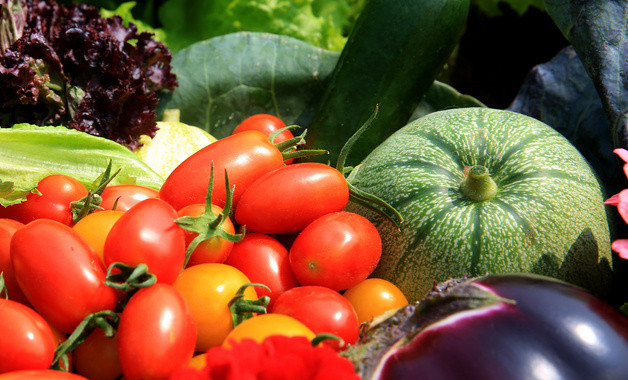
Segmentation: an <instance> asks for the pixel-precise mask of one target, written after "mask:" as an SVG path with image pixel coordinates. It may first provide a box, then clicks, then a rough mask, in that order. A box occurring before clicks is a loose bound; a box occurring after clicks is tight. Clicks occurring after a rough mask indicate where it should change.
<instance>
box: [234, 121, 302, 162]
mask: <svg viewBox="0 0 628 380" xmlns="http://www.w3.org/2000/svg"><path fill="white" fill-rule="evenodd" d="M285 127H286V124H285V123H284V122H283V121H282V120H281V119H280V118H278V117H277V116H273V115H269V114H265V113H260V114H257V115H253V116H249V117H247V118H246V119H244V120H242V122H241V123H240V124H238V126H237V127H235V129H234V130H233V132H232V133H231V134H236V133H240V132H244V131H260V132H262V133H263V134H265V135H266V136H268V137H270V135H272V134H273V133H274V132H275V131H278V130H279V129H282V128H285ZM291 138H294V135H293V134H292V132H290V130H289V129H286V130H284V131H283V132H281V133H280V134H278V135H277V136H276V137H275V139H274V140H273V144H279V143H280V142H283V141H286V140H289V139H291ZM292 161H293V159H292V158H290V159H288V160H286V161H285V163H286V165H287V164H290V163H292Z"/></svg>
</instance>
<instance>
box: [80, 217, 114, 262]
mask: <svg viewBox="0 0 628 380" xmlns="http://www.w3.org/2000/svg"><path fill="white" fill-rule="evenodd" d="M122 214H124V212H123V211H113V210H103V211H97V212H93V213H91V214H88V215H87V216H86V217H84V218H83V219H81V220H79V221H78V222H77V223H76V224H75V225H74V226H73V227H72V228H74V231H76V232H78V234H79V235H81V236H82V237H83V239H84V240H85V241H86V242H87V244H89V246H90V247H92V248H94V250H95V251H96V253H97V254H98V257H100V260H101V261H102V262H103V264H104V262H105V261H104V259H103V247H104V246H105V239H106V238H107V234H109V231H110V230H111V227H113V225H114V224H115V222H117V221H118V219H120V217H121V216H122Z"/></svg>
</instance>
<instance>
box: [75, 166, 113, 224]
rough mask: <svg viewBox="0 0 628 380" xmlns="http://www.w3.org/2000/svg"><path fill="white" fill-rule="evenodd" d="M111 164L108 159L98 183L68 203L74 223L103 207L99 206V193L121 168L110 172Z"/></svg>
mask: <svg viewBox="0 0 628 380" xmlns="http://www.w3.org/2000/svg"><path fill="white" fill-rule="evenodd" d="M111 165H112V161H111V160H109V164H107V168H106V169H105V171H104V172H103V174H101V175H100V181H99V183H98V185H96V188H95V189H93V190H89V191H88V192H87V195H86V196H84V197H83V198H81V199H79V200H78V201H76V202H72V203H70V208H71V210H72V221H73V222H74V223H75V224H76V223H77V222H78V221H79V220H81V219H83V218H84V217H86V216H87V215H88V214H90V213H92V212H94V211H95V210H102V209H103V208H102V207H100V203H101V202H102V199H101V197H100V195H101V194H102V192H103V191H104V190H105V187H107V185H108V184H109V183H110V182H111V180H113V178H114V177H115V176H117V175H118V173H120V170H122V168H119V169H118V170H116V172H115V173H113V174H111Z"/></svg>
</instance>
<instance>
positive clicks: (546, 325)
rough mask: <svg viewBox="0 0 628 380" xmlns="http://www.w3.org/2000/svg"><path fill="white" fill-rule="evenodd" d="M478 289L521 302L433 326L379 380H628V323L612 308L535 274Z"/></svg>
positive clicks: (394, 357) (393, 356)
mask: <svg viewBox="0 0 628 380" xmlns="http://www.w3.org/2000/svg"><path fill="white" fill-rule="evenodd" d="M473 286H478V287H482V288H484V290H488V291H491V292H493V293H495V294H497V295H498V296H500V297H503V298H506V299H510V300H514V301H516V303H515V304H509V303H502V302H499V303H496V304H494V305H490V306H487V307H482V308H478V309H472V310H467V311H462V312H458V313H454V314H453V315H450V316H449V317H447V318H445V319H444V320H441V321H439V322H437V323H433V324H430V325H429V327H427V328H425V329H423V330H422V331H420V332H419V333H418V335H417V336H415V337H414V339H413V340H412V341H411V342H410V343H409V344H407V345H405V346H403V347H402V348H399V349H397V350H392V351H391V352H390V353H389V355H387V356H386V357H384V359H383V360H382V363H381V366H380V367H379V371H376V374H375V376H374V378H379V379H414V378H416V379H430V380H447V379H456V380H458V379H465V380H467V379H482V380H492V379H495V380H497V379H499V380H504V379H508V380H517V379H522V380H523V379H526V380H533V379H544V380H545V379H548V380H549V379H551V380H558V379H565V380H567V379H568V380H577V379H583V380H584V379H586V380H592V379H596V380H597V379H618V380H619V379H628V319H627V318H626V317H625V316H623V315H622V314H621V313H620V312H619V311H617V310H615V309H614V308H612V307H611V306H609V305H608V304H606V303H604V302H603V301H601V300H599V299H597V298H595V297H594V296H592V295H590V294H589V293H587V292H586V291H583V290H580V289H579V288H575V287H573V286H571V285H568V284H564V283H561V282H556V281H552V280H548V279H544V278H537V277H530V276H519V275H508V276H490V277H486V278H482V279H479V280H477V281H474V282H473ZM377 372H378V373H377Z"/></svg>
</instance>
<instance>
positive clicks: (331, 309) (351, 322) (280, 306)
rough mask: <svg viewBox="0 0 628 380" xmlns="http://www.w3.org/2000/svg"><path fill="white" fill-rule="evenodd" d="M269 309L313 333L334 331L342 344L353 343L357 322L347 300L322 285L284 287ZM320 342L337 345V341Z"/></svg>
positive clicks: (358, 327) (356, 334)
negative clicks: (293, 320) (288, 317)
mask: <svg viewBox="0 0 628 380" xmlns="http://www.w3.org/2000/svg"><path fill="white" fill-rule="evenodd" d="M271 312H272V313H274V314H285V315H289V316H291V317H293V318H295V319H296V320H299V321H301V322H302V323H303V324H304V325H306V326H307V327H309V328H310V329H312V331H314V333H316V334H322V333H330V334H334V335H336V336H338V337H339V338H342V340H343V341H344V343H345V344H346V345H349V344H354V343H355V342H356V341H357V340H358V337H359V330H360V324H359V322H358V316H357V314H356V312H355V310H354V309H353V306H352V305H351V303H350V302H349V301H348V300H347V299H346V298H344V297H343V296H342V295H341V294H340V293H338V292H336V291H335V290H331V289H329V288H326V287H323V286H298V287H296V288H292V289H290V290H287V291H285V292H284V293H283V294H281V295H280V296H279V297H277V300H275V303H274V305H273V307H272V309H271ZM324 342H325V343H326V344H329V345H330V346H332V347H334V348H337V349H339V348H341V346H340V345H339V342H338V341H335V340H325V341H324Z"/></svg>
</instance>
